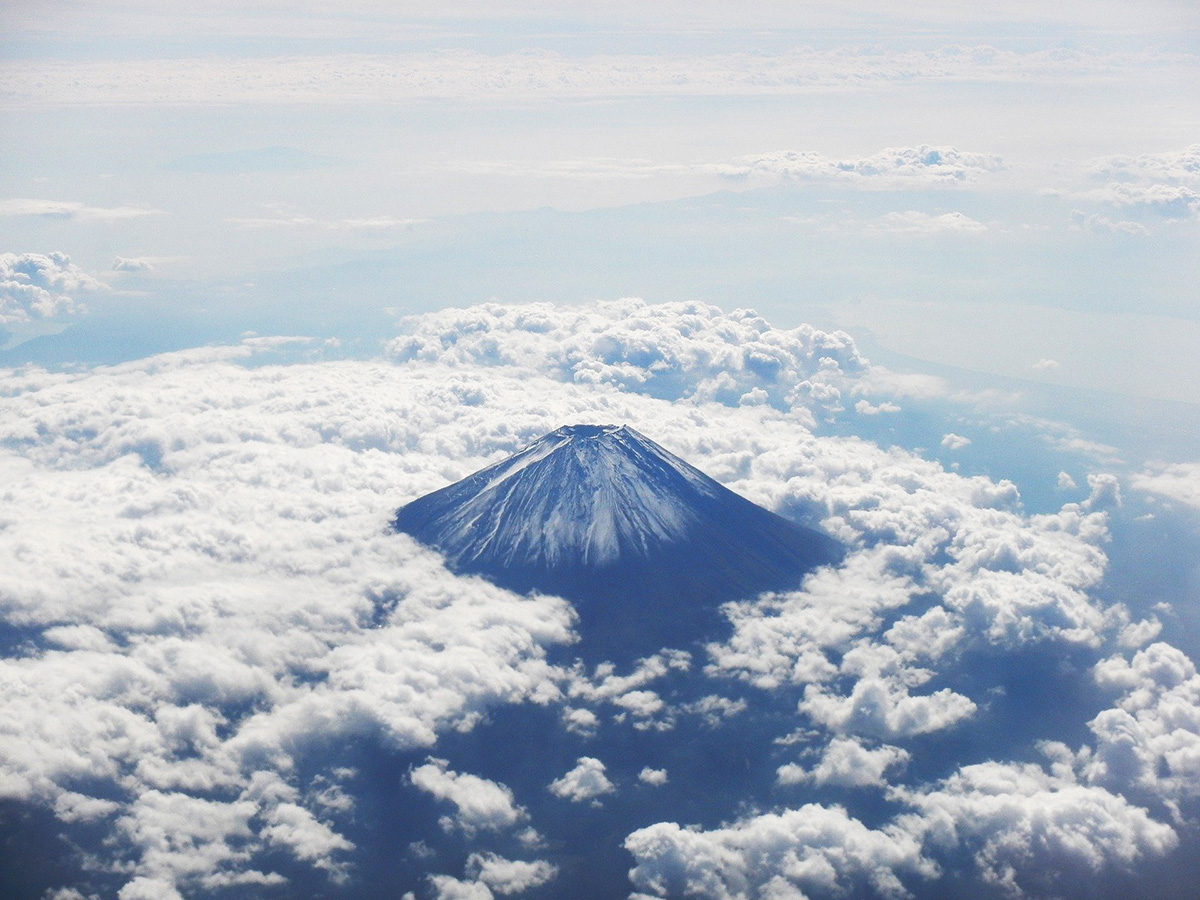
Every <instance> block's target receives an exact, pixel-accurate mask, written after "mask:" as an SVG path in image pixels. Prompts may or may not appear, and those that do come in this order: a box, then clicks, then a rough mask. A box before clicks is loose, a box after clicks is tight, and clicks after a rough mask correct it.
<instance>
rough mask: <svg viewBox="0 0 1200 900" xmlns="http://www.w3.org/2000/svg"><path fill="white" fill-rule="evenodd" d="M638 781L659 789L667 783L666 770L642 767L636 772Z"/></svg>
mask: <svg viewBox="0 0 1200 900" xmlns="http://www.w3.org/2000/svg"><path fill="white" fill-rule="evenodd" d="M638 780H639V781H644V782H645V783H646V784H649V785H653V786H654V787H659V786H661V785H664V784H666V783H667V770H666V769H652V768H650V767H649V766H644V767H643V768H642V771H640V772H638Z"/></svg>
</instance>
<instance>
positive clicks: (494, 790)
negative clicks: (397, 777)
mask: <svg viewBox="0 0 1200 900" xmlns="http://www.w3.org/2000/svg"><path fill="white" fill-rule="evenodd" d="M448 765H449V763H447V762H446V761H445V760H442V759H433V758H432V757H431V758H430V760H429V762H427V763H425V765H423V766H418V767H417V768H415V769H413V770H412V772H410V773H409V779H410V780H411V781H412V783H413V785H414V786H416V787H418V788H420V789H421V790H423V791H428V792H429V793H431V794H433V796H435V797H437V798H438V799H439V800H449V801H450V802H451V803H453V804H454V806H455V807H456V808H457V814H456V815H455V817H454V818H453V819H452V820H448V821H450V822H452V823H453V825H455V826H457V827H458V828H461V829H462V830H463V831H464V832H466V833H467V834H468V835H471V834H474V833H475V832H476V831H479V830H485V831H501V830H505V829H509V828H514V827H515V826H517V825H520V824H522V823H523V822H525V821H526V820H527V819H528V818H529V814H528V813H527V812H526V811H525V809H524V808H523V807H521V806H518V805H517V803H516V801H515V800H514V799H513V793H512V791H510V790H509V789H508V788H507V787H506V786H505V785H503V784H497V783H496V782H494V781H489V780H488V779H486V778H480V777H479V776H478V775H469V774H460V773H458V772H452V771H450V770H449V769H448V768H447V766H448Z"/></svg>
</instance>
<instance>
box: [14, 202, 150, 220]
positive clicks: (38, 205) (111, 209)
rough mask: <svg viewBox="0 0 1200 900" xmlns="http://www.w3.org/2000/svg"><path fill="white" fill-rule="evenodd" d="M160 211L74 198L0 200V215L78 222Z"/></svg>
mask: <svg viewBox="0 0 1200 900" xmlns="http://www.w3.org/2000/svg"><path fill="white" fill-rule="evenodd" d="M161 213H162V210H161V209H150V208H148V207H144V206H89V205H88V204H86V203H80V202H79V201H76V200H28V199H14V200H0V216H42V217H45V218H50V219H70V220H72V221H80V222H113V221H119V220H122V219H140V218H142V217H143V216H155V215H160V214H161Z"/></svg>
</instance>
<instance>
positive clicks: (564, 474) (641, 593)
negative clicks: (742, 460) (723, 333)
mask: <svg viewBox="0 0 1200 900" xmlns="http://www.w3.org/2000/svg"><path fill="white" fill-rule="evenodd" d="M393 525H394V527H395V529H396V530H397V531H400V532H403V533H405V534H409V535H411V536H412V537H414V538H416V539H417V540H418V541H420V542H421V543H423V544H426V545H427V546H429V547H432V548H434V549H437V550H438V551H440V552H441V553H442V554H443V555H444V556H445V558H446V564H447V565H448V566H449V567H450V568H451V569H452V570H454V571H456V572H460V573H464V574H476V575H481V576H483V577H484V578H487V579H488V580H490V581H492V582H494V583H495V584H498V585H501V586H502V587H506V588H509V589H512V590H516V591H521V592H525V591H530V590H537V591H542V592H545V593H553V594H557V595H559V596H563V597H566V598H567V599H569V600H571V601H573V602H574V604H575V606H576V608H577V609H578V611H579V614H580V618H581V633H582V637H583V647H582V648H581V649H582V650H583V651H585V653H584V655H585V656H590V655H592V654H591V653H590V652H587V651H589V650H594V651H596V652H597V653H599V655H606V654H607V655H608V656H609V657H613V656H631V655H636V654H638V653H649V652H653V651H654V650H657V649H659V648H660V647H662V646H677V647H678V646H683V645H685V644H687V643H690V642H691V641H694V640H698V639H702V638H708V637H711V638H716V637H717V636H718V635H717V634H716V633H715V632H716V631H719V630H720V627H721V623H720V616H719V614H718V607H719V606H720V604H722V603H724V602H726V601H728V600H733V599H740V598H744V597H749V596H753V595H755V594H757V593H760V592H762V591H766V590H781V589H787V588H793V587H796V586H797V585H798V584H799V583H800V580H801V578H802V577H803V575H804V574H805V573H806V572H809V571H811V570H812V569H814V568H816V567H818V566H820V565H822V564H825V563H830V562H833V561H836V560H837V559H838V558H840V555H841V552H840V546H839V545H838V544H837V543H836V542H835V541H833V540H832V539H831V538H829V537H828V536H826V535H824V534H821V533H820V532H817V531H814V530H812V529H808V528H804V527H802V526H800V525H797V524H796V523H794V522H791V521H789V520H787V519H784V518H783V517H781V516H778V515H776V514H775V513H773V512H770V511H769V510H766V509H764V508H762V507H761V506H758V505H756V504H754V503H752V502H751V501H749V500H747V499H746V498H744V497H742V496H740V495H738V494H735V493H734V492H733V491H730V490H729V489H728V488H726V487H724V486H723V485H721V484H720V483H719V482H717V481H715V480H713V479H712V478H709V477H708V476H707V475H705V474H704V473H703V472H701V471H699V470H698V469H696V468H694V467H693V466H691V465H689V464H688V463H686V462H684V461H683V460H682V459H680V458H679V457H677V456H675V455H673V454H671V453H669V452H667V451H666V450H664V449H663V448H662V447H660V446H659V445H658V444H656V443H654V442H653V441H651V440H650V439H648V438H646V437H645V436H644V435H642V434H639V433H638V432H637V431H635V430H634V429H632V428H629V427H627V426H615V425H571V426H566V427H563V428H559V429H558V430H556V431H553V432H551V433H550V434H547V435H545V436H543V437H541V438H539V439H538V440H536V441H534V442H533V443H532V444H530V445H529V446H528V447H525V448H524V449H523V450H521V451H519V452H518V453H516V454H514V455H513V456H510V457H508V458H507V459H504V460H501V461H500V462H498V463H496V464H494V465H491V466H488V467H487V468H485V469H481V470H480V471H478V472H476V473H474V474H472V475H468V476H467V477H466V478H464V479H462V480H461V481H457V482H455V483H454V484H451V485H449V486H447V487H445V488H442V489H440V490H437V491H434V492H432V493H430V494H426V495H425V496H424V497H420V498H419V499H417V500H414V501H413V502H412V503H409V504H408V505H406V506H404V507H402V508H401V509H400V510H398V511H397V513H396V517H395V519H394V521H393ZM617 651H620V652H617Z"/></svg>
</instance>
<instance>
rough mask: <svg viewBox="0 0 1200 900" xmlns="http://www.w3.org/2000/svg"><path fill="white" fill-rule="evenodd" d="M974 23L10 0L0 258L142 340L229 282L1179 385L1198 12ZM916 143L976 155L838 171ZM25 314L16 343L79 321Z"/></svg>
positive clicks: (801, 13)
mask: <svg viewBox="0 0 1200 900" xmlns="http://www.w3.org/2000/svg"><path fill="white" fill-rule="evenodd" d="M989 10H990V11H989V12H986V13H983V12H981V11H979V10H978V9H972V10H971V11H970V12H965V11H964V10H963V8H962V5H961V4H950V3H917V4H905V6H904V10H903V11H902V12H897V11H896V10H895V6H894V4H875V5H872V4H854V5H851V4H839V3H819V4H784V3H752V4H740V5H739V7H738V9H737V11H736V13H733V12H730V11H729V10H728V8H727V5H723V4H715V3H713V4H699V5H695V4H688V5H687V6H686V7H684V6H683V5H672V4H633V3H601V4H539V3H529V4H519V5H516V6H514V5H511V4H505V5H503V6H502V7H501V6H497V5H490V4H486V3H479V4H470V5H468V6H466V7H463V6H459V7H457V12H456V13H455V14H454V15H448V14H446V13H445V12H444V11H443V10H442V9H441V7H438V6H434V5H429V6H427V7H422V6H414V5H412V4H406V5H405V7H404V12H403V13H401V12H397V11H396V9H395V8H394V5H393V4H383V3H379V4H374V3H358V4H349V5H347V4H336V5H334V4H315V3H314V4H274V3H262V4H254V5H250V6H247V5H245V4H232V3H208V4H199V5H196V4H186V5H185V4H169V5H163V4H143V3H124V4H100V3H94V4H86V3H85V4H79V3H71V4H66V3H60V4H36V5H34V4H29V3H11V2H10V3H6V4H5V5H4V7H3V11H2V12H0V16H2V19H0V21H3V22H4V26H5V27H4V28H3V29H0V30H2V31H3V34H4V38H3V40H2V42H0V70H2V71H3V73H4V78H3V79H2V80H3V83H4V85H5V87H4V88H3V89H0V104H3V106H4V107H5V110H6V111H5V115H4V122H5V124H4V125H3V126H0V127H3V129H4V131H5V134H4V138H5V139H4V141H3V144H4V146H3V149H2V150H0V160H2V161H3V165H2V166H0V172H2V174H0V246H2V247H3V249H4V250H5V251H8V252H13V253H18V254H19V253H48V252H51V251H56V252H62V253H65V254H67V255H68V256H70V257H71V259H72V260H73V262H74V264H75V265H77V266H78V267H80V269H82V270H83V271H84V272H86V273H88V274H89V275H91V276H92V277H94V278H96V279H99V280H100V281H102V282H103V283H104V284H105V285H106V286H107V289H100V290H95V291H93V292H91V294H90V295H89V297H88V298H87V300H86V305H87V307H88V309H89V310H90V313H88V314H87V315H90V316H92V317H99V316H105V315H114V314H116V315H120V316H122V318H123V320H130V319H132V320H133V321H135V322H136V321H144V320H152V321H153V322H154V323H155V327H161V326H162V323H163V321H164V320H166V319H170V318H171V317H172V316H174V315H175V314H176V313H181V314H183V315H184V316H185V317H187V316H189V315H190V314H192V313H198V314H199V315H200V316H201V317H207V318H208V319H209V320H210V321H211V320H212V319H213V316H214V315H216V317H217V319H220V314H219V311H220V310H221V309H223V307H222V303H223V302H226V301H227V302H228V303H229V304H232V305H233V307H236V309H237V310H238V311H239V316H236V317H231V318H238V319H239V322H238V325H239V327H240V325H243V324H247V323H249V324H252V325H253V326H254V327H255V328H256V330H266V331H291V330H295V329H296V328H311V327H312V322H313V321H314V320H317V321H324V320H328V319H329V318H330V316H329V315H326V314H325V313H335V314H336V315H334V316H333V318H338V315H341V317H342V318H345V315H344V313H345V310H346V305H347V302H348V298H346V297H345V296H344V294H345V293H346V292H347V291H350V292H352V293H353V297H352V298H349V300H352V301H353V302H352V303H351V305H352V306H353V307H354V309H355V313H354V319H355V322H356V323H357V325H356V327H355V328H353V329H350V330H352V331H354V332H355V333H356V334H358V335H361V334H364V333H367V334H369V333H371V332H372V330H373V329H375V328H379V329H380V330H381V331H380V335H379V336H383V334H384V333H386V331H387V326H388V319H387V315H385V314H384V313H383V312H382V310H383V309H384V308H393V309H397V310H400V311H411V310H417V309H430V308H437V307H439V306H443V305H446V304H448V303H455V304H462V303H469V302H473V301H477V300H482V299H487V298H490V297H496V298H499V299H502V300H510V301H521V300H527V299H560V300H578V299H590V298H600V297H611V296H620V295H626V294H639V295H645V296H646V297H647V299H650V300H655V299H661V300H666V299H681V298H687V297H698V298H702V299H705V300H709V301H711V302H715V303H717V304H719V305H723V306H731V305H752V306H755V307H756V308H760V309H762V310H763V311H764V312H766V313H768V314H769V315H770V316H771V317H772V318H773V320H775V321H778V322H779V323H780V324H797V323H799V322H801V321H807V320H813V321H817V322H818V323H819V324H822V325H826V326H831V325H837V326H840V327H844V328H847V329H850V330H851V331H852V332H855V331H857V332H858V333H860V334H866V333H871V334H872V335H873V336H874V338H875V339H876V340H877V341H879V342H880V343H881V344H882V345H884V346H886V347H888V348H889V349H892V350H894V351H897V352H900V353H906V354H909V355H912V356H916V357H920V358H925V359H930V360H932V361H935V362H940V363H946V364H950V365H955V366H963V367H967V368H977V369H979V370H981V371H985V372H992V373H996V374H1003V375H1008V376H1015V377H1024V378H1030V379H1033V380H1038V381H1045V382H1049V383H1059V384H1067V385H1075V386H1080V387H1092V388H1099V389H1103V390H1110V391H1118V392H1122V393H1129V394H1136V395H1142V396H1157V397H1164V398H1171V399H1183V400H1191V401H1196V400H1198V399H1200V395H1197V394H1196V392H1195V388H1194V385H1195V384H1197V383H1200V372H1198V371H1197V368H1196V367H1197V364H1196V363H1195V360H1196V359H1200V324H1197V322H1198V320H1200V311H1198V308H1200V304H1197V302H1196V301H1197V298H1196V294H1195V289H1194V288H1193V287H1192V285H1194V284H1195V283H1196V282H1197V281H1198V280H1200V279H1198V277H1197V276H1198V274H1200V273H1197V271H1196V262H1195V260H1196V258H1197V254H1196V252H1195V251H1196V250H1197V249H1200V198H1198V197H1197V193H1196V192H1197V191H1200V172H1198V171H1197V168H1196V155H1197V154H1196V151H1193V152H1192V153H1191V155H1190V156H1189V155H1188V154H1187V152H1186V151H1187V148H1188V147H1190V146H1192V145H1195V144H1197V143H1198V142H1200V102H1198V101H1197V100H1196V99H1195V98H1197V97H1200V56H1198V55H1197V52H1198V48H1200V39H1198V35H1200V31H1198V22H1200V17H1198V16H1197V13H1196V10H1195V8H1194V5H1193V4H1190V3H1175V2H1162V3H1151V4H1138V5H1137V7H1136V9H1135V8H1134V7H1133V6H1132V5H1130V4H1127V3H1089V4H1066V5H1059V6H1057V7H1054V8H1047V7H1046V5H1045V4H1035V3H1004V4H999V5H997V6H995V7H994V8H993V7H992V6H989ZM922 147H936V148H943V151H944V150H945V148H957V149H958V150H959V151H963V152H966V153H972V154H977V155H979V156H981V157H988V158H993V159H994V160H995V164H994V165H982V166H975V167H970V166H968V168H966V169H963V170H955V171H953V172H950V171H949V170H945V169H939V168H938V167H936V166H935V167H933V168H928V167H927V168H926V169H924V170H921V171H917V170H912V171H908V172H906V173H903V174H901V175H898V176H897V177H892V176H891V175H889V174H888V173H886V172H884V173H881V172H874V174H870V175H865V176H861V177H859V176H853V177H851V176H845V177H843V176H841V175H838V174H837V172H836V166H837V164H839V163H845V164H853V163H854V161H856V160H858V161H861V160H864V159H866V160H872V159H875V158H876V157H877V155H878V154H879V153H880V152H881V151H883V150H885V149H886V148H901V149H903V148H910V149H915V148H922ZM781 152H784V153H786V152H792V153H798V154H814V155H816V156H817V157H819V159H820V160H822V161H823V162H821V163H819V164H817V165H816V166H815V167H814V165H812V164H811V160H810V164H806V165H803V166H800V167H799V168H797V167H796V166H791V167H789V166H788V165H787V164H786V162H784V163H783V164H782V165H780V164H779V161H778V159H775V158H774V157H772V156H771V154H778V153H781ZM1114 156H1128V157H1132V158H1135V161H1132V162H1131V161H1129V160H1126V161H1125V162H1117V163H1113V162H1111V161H1109V162H1105V160H1106V159H1107V158H1109V157H1114ZM764 159H766V160H767V162H766V163H765V164H764V163H763V160H764ZM772 159H775V161H774V162H772V161H771V160H772ZM1189 160H1190V163H1189ZM822 165H824V166H825V168H821V166H822ZM830 167H833V168H830ZM868 168H870V166H868ZM860 169H861V166H860ZM872 171H873V170H872ZM747 172H749V173H750V174H749V175H747V174H746V173H747ZM831 172H833V173H834V174H833V175H832V176H831V174H830V173H831ZM1117 183H1124V184H1126V185H1127V188H1124V189H1121V190H1115V189H1114V188H1113V187H1112V186H1113V185H1114V184H1117ZM714 192H731V193H732V195H733V196H731V197H728V198H724V199H720V198H719V199H717V200H712V199H706V200H703V201H698V202H697V203H689V202H687V198H691V197H705V196H707V195H711V194H713V193H714ZM737 195H741V196H743V197H744V202H743V201H738V200H736V199H735V197H736V196H737ZM654 204H660V205H659V206H655V205H654ZM545 208H551V209H553V210H557V211H559V212H561V213H569V214H570V215H561V216H552V215H550V214H549V213H547V212H545V211H544V210H545ZM533 210H543V212H541V213H533V212H532V211H533ZM527 211H529V212H527ZM514 216H515V217H516V218H513V217H514ZM515 233H520V234H522V235H524V236H525V238H526V240H525V241H524V242H523V243H522V244H521V245H520V246H517V247H512V246H510V241H509V237H510V236H511V235H513V234H515ZM540 245H555V250H554V252H552V253H544V254H542V253H539V252H538V251H537V247H538V246H540ZM119 259H120V260H133V261H134V262H132V263H129V262H126V263H119V262H117V260H119ZM114 266H116V268H115V269H114ZM289 272H291V273H293V274H292V275H291V276H289V275H288V273H289ZM297 284H300V285H301V286H302V288H303V290H302V291H299V292H296V291H295V285H297ZM289 291H290V292H292V293H290V294H289ZM300 294H302V295H303V296H299V295H300ZM322 296H325V297H327V298H334V297H337V298H340V299H337V300H336V301H333V302H331V303H330V304H328V306H329V309H327V310H325V311H324V313H322V312H321V311H320V309H319V307H320V306H321V297H322ZM222 298H226V301H223V300H222ZM297 306H304V307H313V306H315V307H317V308H318V314H317V315H315V316H313V315H297V316H295V317H294V318H293V317H290V316H289V310H295V309H296V307H297ZM214 311H216V312H214ZM147 317H148V319H147ZM13 318H14V317H12V316H10V317H9V319H10V321H9V322H7V324H6V327H7V328H8V330H9V331H10V332H11V333H12V334H13V335H14V337H13V338H12V339H10V341H9V343H10V345H11V344H13V343H15V342H17V341H19V340H21V339H22V338H24V337H29V336H31V335H35V334H39V333H44V332H45V331H47V330H51V331H53V330H57V329H60V328H62V327H63V326H64V325H67V324H72V323H75V322H78V321H82V320H81V319H80V318H79V315H78V314H76V315H75V316H72V317H69V318H62V317H56V318H54V319H53V320H50V321H28V322H17V321H13ZM122 327H126V326H122ZM328 327H330V328H332V329H333V331H334V332H337V333H341V332H339V329H341V331H342V332H344V331H346V326H345V323H342V324H341V325H338V324H335V323H329V325H328ZM233 334H236V332H233ZM997 334H1002V335H1003V339H1002V340H999V341H997V340H995V336H996V335H997ZM211 336H212V335H211V334H208V335H204V337H211ZM150 344H153V341H151V342H150ZM148 346H149V345H148ZM1114 356H1117V357H1123V358H1124V359H1128V360H1135V359H1136V360H1142V361H1143V363H1144V364H1143V365H1142V366H1140V367H1138V368H1137V369H1136V371H1125V372H1121V371H1120V370H1118V369H1116V368H1114V366H1113V364H1112V358H1113V357H1114ZM1045 360H1052V361H1054V362H1057V363H1058V365H1057V366H1053V365H1048V364H1047V365H1040V366H1039V364H1040V363H1042V362H1043V361H1045ZM1035 366H1038V367H1037V368H1034V367H1035Z"/></svg>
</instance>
